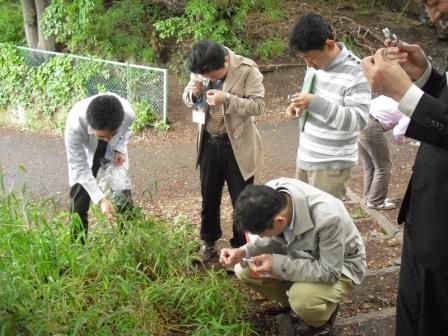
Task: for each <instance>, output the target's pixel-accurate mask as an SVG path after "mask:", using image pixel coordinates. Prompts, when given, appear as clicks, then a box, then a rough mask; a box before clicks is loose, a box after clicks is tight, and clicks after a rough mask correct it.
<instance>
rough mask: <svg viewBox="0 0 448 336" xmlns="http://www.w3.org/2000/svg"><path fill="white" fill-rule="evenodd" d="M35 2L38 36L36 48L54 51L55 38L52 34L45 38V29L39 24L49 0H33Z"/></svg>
mask: <svg viewBox="0 0 448 336" xmlns="http://www.w3.org/2000/svg"><path fill="white" fill-rule="evenodd" d="M35 2H36V16H37V31H38V36H39V42H38V43H37V49H41V50H48V51H55V50H56V39H55V37H54V35H52V36H49V37H48V38H45V30H44V29H43V28H42V27H41V25H40V22H41V20H42V17H43V15H44V11H45V8H47V7H48V6H49V5H50V3H51V0H35Z"/></svg>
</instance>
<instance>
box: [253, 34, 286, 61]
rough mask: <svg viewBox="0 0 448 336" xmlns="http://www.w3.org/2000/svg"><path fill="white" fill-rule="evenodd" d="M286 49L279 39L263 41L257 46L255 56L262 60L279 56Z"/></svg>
mask: <svg viewBox="0 0 448 336" xmlns="http://www.w3.org/2000/svg"><path fill="white" fill-rule="evenodd" d="M285 49H286V43H285V42H284V41H283V40H282V39H281V38H279V37H275V38H272V39H270V40H267V41H264V42H262V43H261V44H259V45H258V47H257V49H256V50H255V55H256V56H257V57H259V58H260V59H262V60H266V59H268V58H271V57H276V56H281V55H282V54H283V52H284V51H285Z"/></svg>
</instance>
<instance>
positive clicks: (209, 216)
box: [183, 40, 264, 260]
mask: <svg viewBox="0 0 448 336" xmlns="http://www.w3.org/2000/svg"><path fill="white" fill-rule="evenodd" d="M188 64H189V70H190V71H191V80H190V82H189V83H188V86H187V87H186V88H185V90H184V95H183V100H184V102H185V104H186V105H187V106H190V107H194V106H196V110H195V111H194V115H195V114H196V117H195V116H194V117H193V121H195V122H197V123H198V126H199V134H198V139H197V161H196V163H197V165H199V170H200V180H201V194H202V212H201V229H200V237H201V239H202V241H203V242H204V244H203V245H202V247H201V249H200V255H201V257H202V259H203V260H204V259H208V258H210V257H211V256H213V255H214V254H216V251H215V242H216V241H217V240H218V239H219V238H220V237H221V236H222V230H221V223H220V206H221V197H222V190H223V187H224V182H227V187H228V190H229V193H230V197H231V200H232V205H233V204H234V203H235V201H236V199H237V197H238V195H239V194H240V192H241V191H242V190H243V189H244V187H245V186H246V185H248V184H252V183H253V181H254V175H255V173H256V172H257V171H258V169H259V168H260V166H261V162H262V148H261V138H260V135H259V133H258V130H257V128H256V126H255V119H254V116H258V115H260V114H261V113H263V111H264V87H263V76H262V74H261V73H260V71H259V70H258V67H257V65H256V63H255V62H254V61H252V60H250V59H248V58H245V57H242V56H238V55H236V54H235V53H233V52H232V51H231V50H229V49H228V48H225V47H223V46H221V45H220V44H218V43H216V42H213V41H207V40H205V41H202V42H199V43H198V44H196V45H194V46H193V47H192V49H191V51H190V54H189V58H188ZM198 115H199V118H198ZM201 115H202V118H201ZM244 243H245V239H244V233H243V232H240V231H238V230H237V229H236V228H235V226H234V227H233V237H232V239H231V240H230V244H231V245H232V247H239V246H241V245H244Z"/></svg>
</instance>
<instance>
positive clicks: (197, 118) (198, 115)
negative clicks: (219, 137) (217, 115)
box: [192, 109, 205, 125]
mask: <svg viewBox="0 0 448 336" xmlns="http://www.w3.org/2000/svg"><path fill="white" fill-rule="evenodd" d="M192 116H193V122H194V123H196V124H200V125H204V124H205V112H204V111H203V110H202V109H194V110H193V115H192Z"/></svg>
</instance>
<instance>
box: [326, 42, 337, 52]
mask: <svg viewBox="0 0 448 336" xmlns="http://www.w3.org/2000/svg"><path fill="white" fill-rule="evenodd" d="M325 46H326V47H327V49H328V50H333V49H334V47H335V46H336V41H335V40H330V39H327V40H326V41H325Z"/></svg>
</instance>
